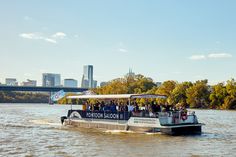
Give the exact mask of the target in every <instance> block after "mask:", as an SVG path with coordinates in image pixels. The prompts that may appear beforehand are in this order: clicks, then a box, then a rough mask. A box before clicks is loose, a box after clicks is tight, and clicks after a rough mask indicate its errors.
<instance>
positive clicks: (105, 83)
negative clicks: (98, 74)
mask: <svg viewBox="0 0 236 157" xmlns="http://www.w3.org/2000/svg"><path fill="white" fill-rule="evenodd" d="M107 84H108V82H101V83H100V87H103V86H105V85H107Z"/></svg>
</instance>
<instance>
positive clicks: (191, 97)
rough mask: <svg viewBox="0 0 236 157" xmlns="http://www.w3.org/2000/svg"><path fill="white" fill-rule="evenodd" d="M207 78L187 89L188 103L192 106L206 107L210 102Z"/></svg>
mask: <svg viewBox="0 0 236 157" xmlns="http://www.w3.org/2000/svg"><path fill="white" fill-rule="evenodd" d="M207 82H208V81H207V80H201V81H197V82H196V83H194V84H193V86H191V87H190V88H188V89H187V90H186V96H187V103H188V104H189V105H190V107H191V108H206V107H208V104H209V95H210V91H209V87H208V85H207Z"/></svg>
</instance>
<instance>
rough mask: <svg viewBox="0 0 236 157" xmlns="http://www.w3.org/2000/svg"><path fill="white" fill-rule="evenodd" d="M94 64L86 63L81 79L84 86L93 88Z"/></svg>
mask: <svg viewBox="0 0 236 157" xmlns="http://www.w3.org/2000/svg"><path fill="white" fill-rule="evenodd" d="M93 83H94V82H93V66H92V65H85V66H84V73H83V77H82V81H81V87H82V88H93V87H94V86H93Z"/></svg>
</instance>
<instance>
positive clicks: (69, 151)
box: [0, 104, 236, 157]
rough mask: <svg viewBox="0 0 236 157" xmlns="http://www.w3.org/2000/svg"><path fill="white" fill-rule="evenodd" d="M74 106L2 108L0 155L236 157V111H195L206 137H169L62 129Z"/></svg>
mask: <svg viewBox="0 0 236 157" xmlns="http://www.w3.org/2000/svg"><path fill="white" fill-rule="evenodd" d="M69 108H70V106H66V105H48V104H0V156H4V157H5V156H16V157H20V156H27V157H30V156H43V157H44V156H50V157H51V156H56V157H60V156H62V157H64V156H65V157H70V156H72V157H73V156H85V157H86V156H88V157H90V156H101V157H113V156H117V157H120V156H122V157H127V156H128V157H142V156H173V157H175V156H192V157H198V156H236V112H235V111H217V110H196V114H197V115H198V118H199V121H200V122H203V123H205V124H206V125H205V126H203V134H202V135H195V136H168V135H163V134H138V133H129V132H127V133H125V132H117V131H106V132H101V131H96V130H92V129H74V128H67V127H64V126H61V124H60V117H61V116H63V115H66V114H67V110H68V109H69Z"/></svg>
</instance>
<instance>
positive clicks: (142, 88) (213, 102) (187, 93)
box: [0, 74, 236, 110]
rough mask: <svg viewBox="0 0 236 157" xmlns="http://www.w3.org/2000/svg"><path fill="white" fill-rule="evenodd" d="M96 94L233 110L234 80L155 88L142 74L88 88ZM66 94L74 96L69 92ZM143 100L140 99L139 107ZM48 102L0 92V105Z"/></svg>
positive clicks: (37, 95) (37, 96)
mask: <svg viewBox="0 0 236 157" xmlns="http://www.w3.org/2000/svg"><path fill="white" fill-rule="evenodd" d="M91 90H92V91H93V92H95V93H97V94H161V95H166V96H167V97H168V98H167V99H165V100H164V99H156V100H155V101H156V102H157V103H160V104H165V103H168V104H169V105H180V106H184V107H187V108H199V109H220V110H223V109H226V110H235V109H236V81H235V80H234V79H231V80H228V81H226V83H223V82H222V83H218V84H216V85H212V86H210V85H208V80H198V81H196V82H189V81H185V82H181V83H179V82H177V81H173V80H168V81H164V82H163V83H162V84H161V85H160V86H157V85H156V84H155V83H154V82H153V79H152V78H149V77H145V76H143V75H141V74H138V75H134V76H125V77H123V78H117V79H114V80H111V81H109V82H108V83H107V84H106V85H105V86H102V87H98V88H95V89H91ZM67 95H74V94H72V93H68V94H67ZM145 101H146V100H144V99H139V100H138V103H139V104H140V105H142V104H144V103H145ZM4 102H7V103H21V102H23V103H48V94H45V93H29V92H0V103H4ZM58 103H59V104H68V103H69V104H71V103H73V104H77V103H78V101H77V100H66V98H62V99H61V100H59V101H58Z"/></svg>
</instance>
